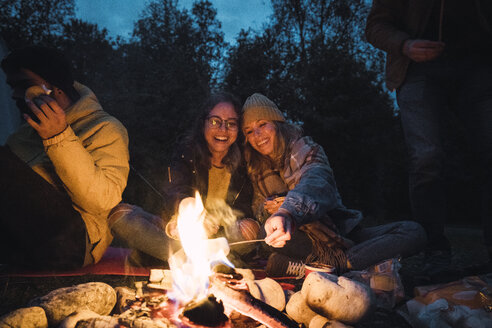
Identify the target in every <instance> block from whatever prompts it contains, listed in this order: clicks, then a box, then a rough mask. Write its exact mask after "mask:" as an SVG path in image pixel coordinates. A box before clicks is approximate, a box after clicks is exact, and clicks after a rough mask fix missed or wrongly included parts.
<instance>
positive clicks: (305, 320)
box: [285, 292, 316, 327]
mask: <svg viewBox="0 0 492 328" xmlns="http://www.w3.org/2000/svg"><path fill="white" fill-rule="evenodd" d="M285 312H287V314H288V315H289V317H291V318H292V319H294V320H295V321H297V322H299V323H302V324H304V325H305V326H306V327H308V326H309V322H310V321H311V319H312V318H313V317H314V316H316V313H315V312H314V311H313V310H311V308H310V307H309V306H308V305H307V304H306V301H305V300H304V296H302V293H301V292H297V293H295V294H293V295H292V296H291V297H290V299H289V302H288V303H287V306H286V307H285Z"/></svg>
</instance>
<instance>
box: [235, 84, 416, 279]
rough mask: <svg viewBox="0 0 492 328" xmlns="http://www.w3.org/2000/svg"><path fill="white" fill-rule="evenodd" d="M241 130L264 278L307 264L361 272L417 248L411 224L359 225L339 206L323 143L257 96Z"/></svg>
mask: <svg viewBox="0 0 492 328" xmlns="http://www.w3.org/2000/svg"><path fill="white" fill-rule="evenodd" d="M242 129H243V132H244V135H245V138H246V145H245V150H244V152H245V158H246V161H247V164H248V173H249V175H250V178H251V180H252V183H253V188H254V189H255V199H254V201H253V204H254V206H253V209H254V211H255V213H256V215H257V217H258V218H259V220H260V222H262V224H263V228H264V229H263V234H264V236H265V237H266V238H265V243H266V244H267V245H268V247H267V249H268V250H269V251H271V252H272V254H271V255H270V257H269V260H268V264H267V273H268V274H269V275H270V276H289V275H297V274H299V275H302V274H303V273H304V269H303V265H302V264H304V263H306V262H310V263H313V262H317V263H318V264H323V265H329V266H332V267H333V268H334V270H336V271H337V272H338V273H343V272H344V271H346V270H349V269H355V270H362V269H365V268H367V267H368V266H370V265H373V264H376V263H378V262H380V261H382V260H385V259H388V258H393V257H396V256H399V255H401V256H405V255H411V254H413V253H415V252H417V251H419V250H420V249H421V248H423V247H424V244H425V233H424V231H423V229H422V227H421V226H420V225H418V224H417V223H415V222H405V221H402V222H394V223H390V224H386V225H382V226H378V227H372V228H360V227H358V223H359V222H360V221H361V220H362V214H361V213H360V212H359V211H357V210H350V209H347V208H346V207H345V206H344V205H343V203H342V201H341V197H340V194H339V192H338V189H337V186H336V182H335V178H334V175H333V170H332V169H331V167H330V164H329V162H328V158H327V157H326V155H325V152H324V150H323V148H322V147H321V146H320V145H318V144H316V143H315V142H314V141H313V140H312V139H311V138H310V137H303V136H302V131H301V129H300V128H299V127H298V126H296V125H294V124H291V123H288V122H287V121H286V120H285V117H284V115H283V113H282V112H281V111H280V110H279V108H278V107H277V105H276V104H275V103H274V102H273V101H271V100H270V99H268V98H267V97H265V96H264V95H262V94H259V93H255V94H253V95H251V96H250V97H248V98H247V99H246V102H245V103H244V105H243V125H242Z"/></svg>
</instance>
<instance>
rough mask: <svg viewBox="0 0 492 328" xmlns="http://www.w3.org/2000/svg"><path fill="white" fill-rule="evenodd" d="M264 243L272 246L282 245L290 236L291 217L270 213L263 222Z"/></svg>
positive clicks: (279, 246) (278, 246)
mask: <svg viewBox="0 0 492 328" xmlns="http://www.w3.org/2000/svg"><path fill="white" fill-rule="evenodd" d="M265 231H266V235H267V236H266V238H265V243H267V245H270V246H272V247H276V248H281V247H284V246H285V244H286V243H287V241H289V240H290V239H291V237H292V219H290V218H289V217H287V216H280V215H272V216H270V217H269V218H268V219H267V220H266V222H265Z"/></svg>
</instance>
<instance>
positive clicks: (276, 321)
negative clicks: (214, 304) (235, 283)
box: [210, 277, 299, 328]
mask: <svg viewBox="0 0 492 328" xmlns="http://www.w3.org/2000/svg"><path fill="white" fill-rule="evenodd" d="M210 292H211V293H212V294H213V295H214V296H215V297H217V298H218V299H220V300H222V302H224V306H226V307H229V308H231V309H233V310H234V311H237V312H239V313H241V314H243V315H245V316H248V317H250V318H252V319H254V320H256V321H258V322H259V323H262V324H263V325H265V326H266V327H268V328H299V325H298V324H297V323H296V322H295V321H293V320H291V319H289V318H288V317H287V316H286V315H285V314H284V313H282V312H280V311H279V310H277V309H275V308H274V307H272V306H270V305H268V304H266V303H264V302H262V301H260V300H258V299H256V298H254V297H253V296H251V294H250V293H249V292H247V291H243V290H235V289H232V288H230V287H228V286H227V284H226V283H225V282H224V281H221V280H219V279H217V278H215V277H212V278H211V283H210Z"/></svg>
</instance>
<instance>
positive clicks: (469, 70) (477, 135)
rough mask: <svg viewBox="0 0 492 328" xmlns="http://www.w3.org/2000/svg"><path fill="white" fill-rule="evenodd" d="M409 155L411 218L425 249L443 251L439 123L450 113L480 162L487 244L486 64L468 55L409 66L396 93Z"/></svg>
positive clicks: (490, 133)
mask: <svg viewBox="0 0 492 328" xmlns="http://www.w3.org/2000/svg"><path fill="white" fill-rule="evenodd" d="M397 101H398V105H399V107H400V113H401V122H402V127H403V131H404V136H405V142H406V145H407V148H408V152H409V188H410V201H411V206H412V210H413V215H414V217H415V219H416V220H417V221H418V222H420V223H421V224H422V225H423V226H424V228H425V229H426V232H427V234H428V240H429V247H430V248H432V249H449V242H448V240H447V239H446V237H445V236H444V223H445V221H446V216H447V214H446V199H445V185H444V180H443V167H444V150H443V130H442V125H441V124H442V121H443V118H444V117H445V115H450V114H451V112H454V113H456V115H457V117H458V118H459V119H460V122H462V123H463V125H464V128H465V129H466V131H467V133H468V134H469V136H468V137H469V140H471V144H470V147H471V148H472V149H473V150H474V151H475V153H476V155H477V158H478V159H479V161H480V168H481V170H480V172H481V174H482V177H481V179H480V181H481V185H480V186H477V187H479V188H481V194H482V200H481V201H482V202H481V203H482V208H481V216H482V222H483V227H484V237H485V241H486V243H487V244H488V245H487V246H489V247H490V246H491V245H492V223H491V220H492V217H491V214H492V211H491V210H492V208H491V207H492V184H491V171H492V61H491V60H490V56H485V55H479V54H474V55H470V56H467V57H463V58H449V57H443V58H440V59H438V60H435V61H432V62H426V63H412V64H411V65H410V67H409V69H408V72H407V76H406V79H405V81H404V83H403V84H402V85H401V86H400V88H399V89H398V90H397Z"/></svg>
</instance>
